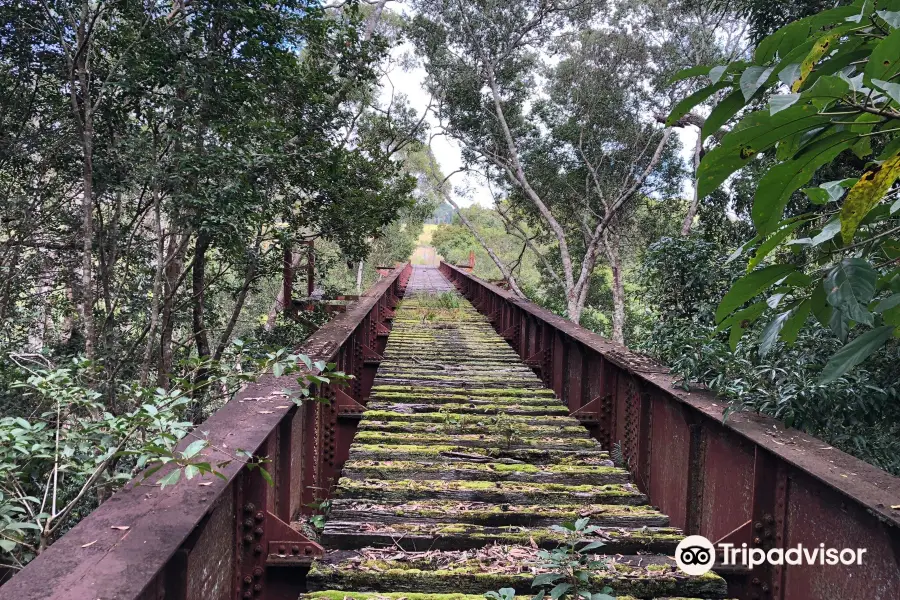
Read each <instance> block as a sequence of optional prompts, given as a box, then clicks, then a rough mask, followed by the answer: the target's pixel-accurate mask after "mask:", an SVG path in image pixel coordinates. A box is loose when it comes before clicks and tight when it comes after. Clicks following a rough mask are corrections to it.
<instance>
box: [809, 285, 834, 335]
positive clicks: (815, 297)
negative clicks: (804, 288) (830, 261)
mask: <svg viewBox="0 0 900 600" xmlns="http://www.w3.org/2000/svg"><path fill="white" fill-rule="evenodd" d="M809 303H810V308H811V309H812V314H813V315H814V316H815V317H816V320H817V321H818V322H819V324H820V325H821V326H822V327H828V326H829V323H830V322H831V313H832V311H833V310H834V309H832V308H831V305H830V304H828V295H827V294H826V293H825V282H824V280H823V281H822V283H821V284H820V285H817V286H816V288H815V289H814V290H813V293H812V296H810V297H809Z"/></svg>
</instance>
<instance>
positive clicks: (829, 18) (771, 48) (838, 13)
mask: <svg viewBox="0 0 900 600" xmlns="http://www.w3.org/2000/svg"><path fill="white" fill-rule="evenodd" d="M856 14H859V8H857V7H853V6H840V7H838V8H834V9H831V10H826V11H823V12H820V13H818V14H815V15H811V16H809V17H804V18H802V19H798V20H797V21H794V22H792V23H789V24H787V25H785V26H784V27H782V28H781V29H778V30H777V31H775V33H773V34H771V35H769V36H768V37H766V38H764V39H763V40H762V41H761V42H760V43H759V45H758V46H757V47H756V51H755V52H754V55H753V60H754V62H756V63H757V64H765V63H767V62H769V61H771V60H772V59H774V58H775V57H776V56H785V55H786V54H787V53H788V52H790V51H791V50H793V49H794V48H795V47H797V46H798V45H800V44H802V43H803V42H805V41H806V40H807V39H808V38H809V37H810V36H811V35H813V34H814V33H815V32H816V31H817V30H819V29H821V28H822V27H826V26H829V25H834V24H838V23H840V24H843V22H844V20H845V19H846V18H847V17H852V16H853V15H856Z"/></svg>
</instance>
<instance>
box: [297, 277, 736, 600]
mask: <svg viewBox="0 0 900 600" xmlns="http://www.w3.org/2000/svg"><path fill="white" fill-rule="evenodd" d="M580 517H588V518H589V519H590V524H591V525H594V526H598V527H599V531H598V532H597V533H595V534H592V535H588V536H584V539H586V540H587V539H590V540H591V541H596V540H602V541H603V542H604V543H605V545H604V546H602V547H601V548H599V549H598V550H596V551H595V552H599V553H602V554H600V555H599V557H598V558H599V559H600V560H603V561H605V563H606V566H605V568H604V569H603V570H600V571H598V573H597V575H596V576H595V577H594V579H593V580H592V584H593V585H592V587H594V588H595V589H594V590H593V591H595V592H598V591H600V589H601V588H603V587H604V586H606V585H609V586H611V587H612V588H613V589H614V591H615V593H616V595H618V596H619V597H627V596H633V597H637V598H661V597H672V596H679V597H685V596H687V597H702V598H721V597H723V596H724V595H725V593H726V586H725V582H724V581H723V580H722V579H721V578H719V577H718V576H716V575H714V574H707V575H704V576H701V577H688V576H685V575H684V574H682V573H681V572H680V571H679V570H678V569H677V567H675V566H674V563H673V561H672V560H671V558H669V557H670V556H671V555H672V554H673V552H674V548H675V546H676V544H677V543H678V541H679V540H680V539H681V537H682V535H681V532H680V531H679V530H677V529H674V528H671V527H668V518H667V517H666V516H665V515H663V514H661V513H660V512H658V511H657V510H655V509H653V508H652V507H650V506H648V505H647V498H646V496H645V495H644V494H642V493H641V492H640V491H639V490H638V489H637V488H636V487H635V486H634V485H633V484H632V483H631V481H630V476H629V474H628V472H627V471H625V470H623V469H620V468H617V467H615V466H614V465H613V462H612V461H611V460H610V457H609V455H608V454H607V452H606V451H604V450H603V449H601V448H600V447H599V446H598V444H597V443H596V442H595V441H594V440H593V439H592V438H590V437H589V436H588V433H587V430H586V429H585V428H584V427H583V426H582V425H581V424H580V423H578V421H577V420H575V419H574V418H572V417H570V416H568V410H567V409H566V407H564V406H563V405H562V404H561V403H560V402H559V401H558V400H557V398H556V397H555V396H554V394H553V392H552V391H551V390H548V389H546V388H545V387H544V386H543V384H542V383H541V381H540V380H539V379H538V377H537V376H536V375H535V374H534V372H533V371H532V370H531V369H530V368H528V367H527V366H526V365H524V364H523V363H522V361H521V360H520V359H519V357H518V356H517V355H516V354H515V352H514V351H513V350H512V349H511V348H510V347H509V346H508V345H507V344H506V342H505V341H504V340H503V339H502V338H501V337H500V336H498V335H497V334H496V333H495V332H494V330H493V328H492V327H491V325H490V323H488V322H487V320H486V319H485V318H484V317H483V316H482V315H480V314H479V313H478V312H476V311H475V309H474V308H473V307H472V306H471V305H470V304H469V303H468V302H467V301H466V300H465V299H464V298H462V297H461V296H460V295H459V294H457V293H456V291H455V290H454V289H453V288H452V286H451V285H450V284H449V283H448V282H447V281H446V280H445V279H444V277H443V276H442V275H441V274H440V273H439V271H437V270H436V269H430V268H423V267H417V268H416V269H415V271H414V274H413V277H412V279H411V280H410V283H409V286H408V288H407V294H406V299H405V300H404V301H403V302H402V304H401V305H400V306H399V307H398V309H397V311H396V318H395V320H394V327H393V331H392V333H391V335H390V337H389V339H388V345H387V349H386V352H385V360H384V362H382V364H381V366H380V368H379V371H378V376H377V379H376V381H375V385H374V387H373V391H372V396H371V398H370V400H369V403H368V405H367V411H366V413H365V414H364V416H363V419H362V421H361V423H360V427H359V432H358V434H357V436H356V438H355V439H354V443H353V446H352V447H351V450H350V458H349V460H348V461H347V462H346V464H345V465H344V471H343V478H342V479H341V480H340V483H339V486H338V490H337V493H336V496H335V499H334V500H333V505H332V509H331V513H330V517H329V520H328V522H327V525H326V527H325V530H324V533H323V536H322V542H323V544H324V545H325V547H326V548H327V549H328V553H327V556H326V557H325V558H324V559H323V560H321V561H319V562H318V563H316V564H314V565H313V567H312V569H311V570H310V573H309V575H308V585H309V590H310V591H309V592H308V593H307V594H306V595H305V596H304V597H305V598H306V599H308V600H310V599H316V600H319V599H323V600H324V599H328V600H348V599H371V598H396V599H399V598H410V594H411V593H419V594H425V595H424V596H421V597H419V596H415V598H419V599H420V600H428V598H435V600H436V599H437V598H438V597H437V596H431V595H434V594H447V593H453V594H463V595H471V598H473V599H474V598H479V597H482V595H483V594H484V593H485V592H487V591H490V590H497V589H499V588H503V587H512V588H515V589H516V591H517V593H519V594H523V595H524V594H528V596H529V597H530V596H531V595H532V594H533V593H534V591H535V590H534V589H533V588H532V587H531V582H532V579H533V577H534V575H535V574H536V573H539V572H541V569H540V567H539V566H538V563H537V561H536V553H537V549H538V548H553V547H556V546H557V545H558V544H559V543H560V541H561V540H562V538H563V535H562V534H560V533H557V532H554V531H552V530H550V529H549V527H550V526H551V525H558V524H561V523H563V522H567V521H573V520H575V519H577V518H580ZM443 598H444V599H445V600H446V596H444V597H443ZM455 598H457V599H459V598H463V596H457V597H455Z"/></svg>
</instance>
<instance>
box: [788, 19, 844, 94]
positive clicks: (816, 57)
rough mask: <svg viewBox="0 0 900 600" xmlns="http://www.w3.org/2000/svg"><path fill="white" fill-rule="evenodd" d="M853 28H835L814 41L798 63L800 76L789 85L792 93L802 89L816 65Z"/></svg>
mask: <svg viewBox="0 0 900 600" xmlns="http://www.w3.org/2000/svg"><path fill="white" fill-rule="evenodd" d="M853 27H854V26H853V25H843V26H840V27H835V28H834V29H832V30H831V31H829V32H828V33H826V34H825V35H823V36H821V37H820V38H819V39H817V40H816V43H815V44H813V47H812V49H811V50H810V51H809V54H807V55H806V57H805V58H804V59H803V60H802V61H801V62H800V76H799V77H797V80H796V81H795V82H794V83H793V85H791V91H792V92H798V91H800V90H802V89H803V86H804V85H805V84H806V83H807V79H808V78H809V75H810V74H811V73H812V71H813V69H814V68H815V66H816V63H818V62H819V61H820V60H822V58H823V57H825V56H827V55H828V54H829V53H830V52H831V51H832V50H833V48H834V46H835V45H837V40H839V39H840V37H841V36H842V35H844V34H846V33H847V32H848V31H850V30H851V29H853Z"/></svg>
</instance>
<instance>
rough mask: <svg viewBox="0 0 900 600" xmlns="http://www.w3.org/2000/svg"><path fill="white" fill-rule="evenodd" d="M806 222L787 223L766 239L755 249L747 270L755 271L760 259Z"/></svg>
mask: <svg viewBox="0 0 900 600" xmlns="http://www.w3.org/2000/svg"><path fill="white" fill-rule="evenodd" d="M805 222H806V221H805V220H803V219H801V220H797V221H794V222H792V223H787V224H785V225H783V226H782V227H781V228H780V229H778V230H777V231H775V232H774V233H773V234H772V235H770V236H769V237H768V238H766V241H765V242H763V243H762V244H760V246H759V248H757V250H756V253H755V254H754V255H753V258H751V259H750V262H749V263H747V268H748V269H755V268H756V267H757V266H758V265H759V263H760V262H762V259H764V258H765V257H766V256H768V254H769V253H770V252H772V250H774V249H775V247H776V246H778V244H780V243H781V242H783V241H784V240H785V238H787V236H789V235H791V233H793V231H794V230H795V229H797V227H799V226H800V225H802V224H803V223H805Z"/></svg>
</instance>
